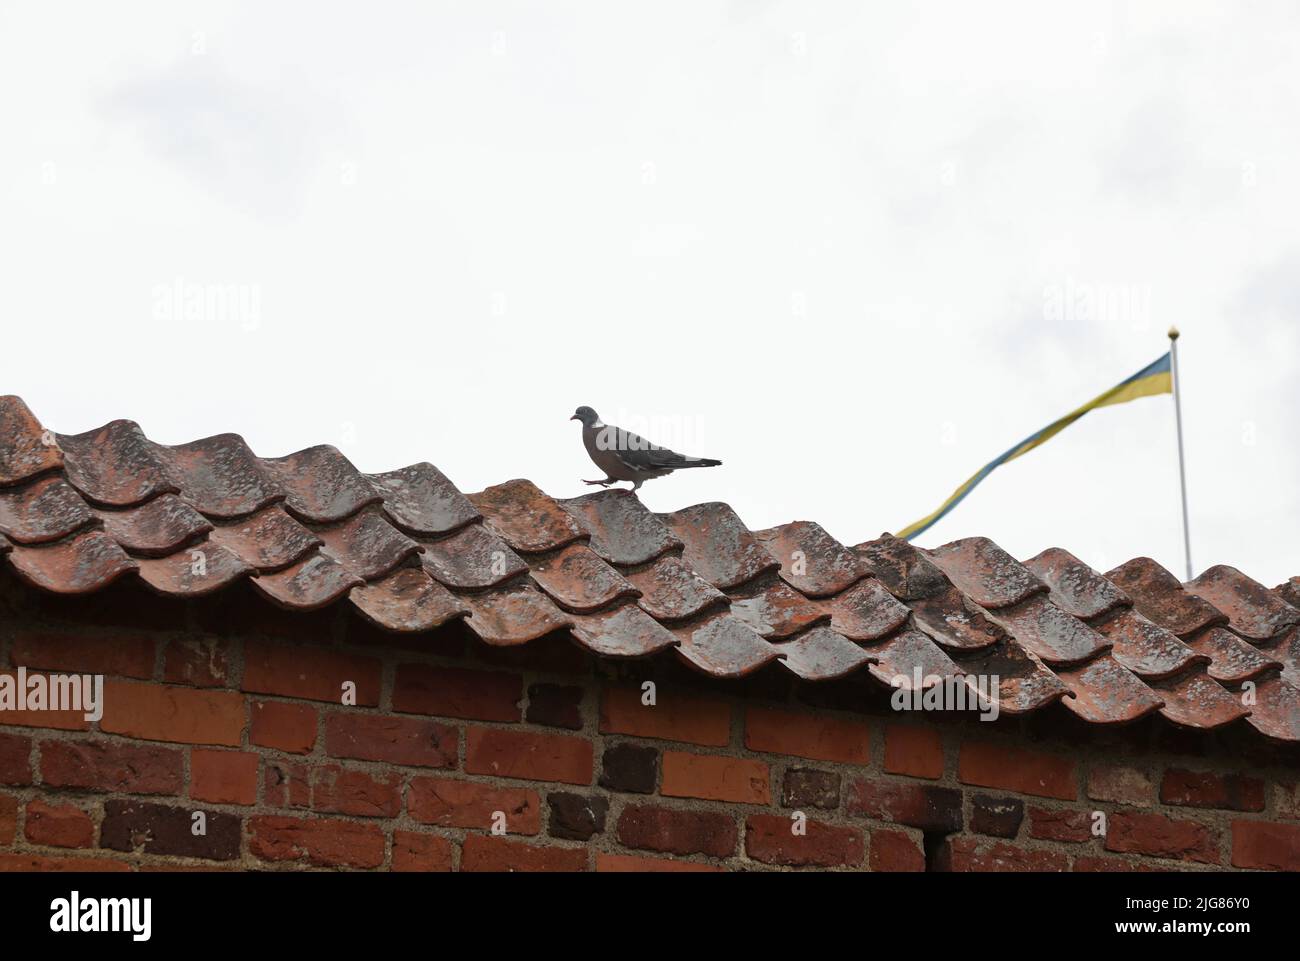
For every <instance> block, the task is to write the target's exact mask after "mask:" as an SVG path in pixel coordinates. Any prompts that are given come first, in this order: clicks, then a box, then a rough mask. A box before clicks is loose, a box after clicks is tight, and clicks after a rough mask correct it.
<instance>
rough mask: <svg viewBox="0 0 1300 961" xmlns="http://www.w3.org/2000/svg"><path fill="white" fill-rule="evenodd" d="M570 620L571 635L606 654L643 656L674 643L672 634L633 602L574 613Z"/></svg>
mask: <svg viewBox="0 0 1300 961" xmlns="http://www.w3.org/2000/svg"><path fill="white" fill-rule="evenodd" d="M572 620H573V628H572V630H573V635H574V637H576V638H577V639H578V640H579V641H580V642H581V643H582V644H583V645H585V646H586V647H587V648H589V649H590V650H592V651H595V652H596V653H597V654H603V655H605V656H606V657H645V656H646V655H648V654H654V653H656V652H658V651H661V650H663V649H664V648H666V647H673V646H675V645H676V644H677V638H676V637H674V636H673V635H672V634H671V633H670V632H669V631H668V630H667V629H666V628H664V627H663V625H661V624H660V623H659V622H658V621H656V620H655V619H654V618H653V617H651V616H650V615H649V614H647V613H645V611H643V610H641V608H639V607H637V606H636V605H635V604H624V605H623V606H622V607H619V608H616V609H614V610H606V611H601V612H599V613H596V614H575V615H573V618H572Z"/></svg>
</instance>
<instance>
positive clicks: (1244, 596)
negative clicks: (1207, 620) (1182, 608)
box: [1185, 564, 1300, 642]
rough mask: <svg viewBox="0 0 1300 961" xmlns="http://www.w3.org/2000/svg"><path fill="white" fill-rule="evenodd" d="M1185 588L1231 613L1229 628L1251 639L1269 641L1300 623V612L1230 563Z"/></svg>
mask: <svg viewBox="0 0 1300 961" xmlns="http://www.w3.org/2000/svg"><path fill="white" fill-rule="evenodd" d="M1185 587H1186V590H1187V591H1188V592H1189V593H1191V594H1194V595H1196V596H1197V597H1199V598H1201V599H1202V600H1205V601H1208V602H1209V603H1210V604H1213V605H1214V606H1215V607H1216V608H1218V609H1219V610H1221V611H1222V612H1223V613H1224V614H1227V615H1228V626H1229V627H1231V628H1232V629H1233V630H1234V631H1236V632H1237V633H1238V634H1240V635H1241V636H1242V637H1246V638H1249V639H1250V640H1254V641H1262V642H1268V641H1271V640H1273V639H1274V638H1278V637H1281V636H1282V635H1283V634H1284V633H1286V632H1287V631H1288V630H1290V629H1291V628H1293V627H1295V626H1296V625H1297V624H1300V609H1297V608H1295V607H1292V606H1291V605H1290V604H1288V603H1287V602H1286V601H1284V600H1282V598H1280V597H1278V596H1277V595H1276V594H1274V593H1273V592H1272V591H1270V590H1269V589H1268V588H1267V587H1265V586H1264V585H1263V584H1261V583H1259V582H1258V581H1255V580H1252V579H1251V578H1249V577H1247V576H1246V575H1245V574H1243V573H1241V571H1239V570H1237V569H1236V568H1235V567H1228V566H1227V565H1226V564H1219V565H1217V566H1215V567H1211V568H1210V569H1209V570H1207V571H1205V572H1204V573H1202V574H1201V576H1200V577H1198V578H1196V579H1195V580H1193V581H1188V582H1187V584H1186V585H1185Z"/></svg>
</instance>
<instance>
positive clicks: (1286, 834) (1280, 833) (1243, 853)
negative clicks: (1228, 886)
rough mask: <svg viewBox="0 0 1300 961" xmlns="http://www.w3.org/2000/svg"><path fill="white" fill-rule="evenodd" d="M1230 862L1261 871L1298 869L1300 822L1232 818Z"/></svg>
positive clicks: (1299, 863) (1299, 868)
mask: <svg viewBox="0 0 1300 961" xmlns="http://www.w3.org/2000/svg"><path fill="white" fill-rule="evenodd" d="M1232 865H1233V867H1238V868H1260V869H1262V870H1265V871H1300V825H1297V824H1272V823H1269V822H1268V821H1233V822H1232Z"/></svg>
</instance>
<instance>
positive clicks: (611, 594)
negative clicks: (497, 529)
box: [530, 543, 641, 613]
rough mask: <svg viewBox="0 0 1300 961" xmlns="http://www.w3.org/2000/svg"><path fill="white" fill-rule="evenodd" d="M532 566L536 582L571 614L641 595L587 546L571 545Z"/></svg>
mask: <svg viewBox="0 0 1300 961" xmlns="http://www.w3.org/2000/svg"><path fill="white" fill-rule="evenodd" d="M530 566H531V568H532V576H533V580H535V581H536V582H537V583H538V584H539V585H541V588H542V590H543V591H545V592H546V593H547V594H549V595H550V596H551V599H552V600H554V601H557V602H558V603H559V604H560V606H562V607H564V608H567V609H568V610H570V611H576V612H580V613H589V612H591V611H594V610H597V609H599V608H602V607H605V606H606V605H608V604H611V603H613V602H614V601H615V600H617V599H618V598H620V597H639V596H640V595H641V592H640V591H639V590H638V589H637V588H636V587H635V586H634V585H633V584H631V583H630V582H629V581H627V580H626V579H625V578H624V577H623V576H622V575H621V574H619V572H618V571H616V570H614V568H612V567H610V566H609V565H608V564H606V563H605V562H604V561H602V560H601V559H600V558H599V557H597V556H596V554H595V552H594V551H592V550H591V549H590V548H589V547H587V545H586V544H580V543H573V544H569V545H568V546H567V547H564V548H562V549H561V550H560V551H558V552H557V553H554V554H548V555H546V556H545V557H540V558H537V559H535V560H534V561H533V563H532V564H531V565H530Z"/></svg>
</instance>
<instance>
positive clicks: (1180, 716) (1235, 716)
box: [1153, 671, 1250, 730]
mask: <svg viewBox="0 0 1300 961" xmlns="http://www.w3.org/2000/svg"><path fill="white" fill-rule="evenodd" d="M1153 690H1155V691H1156V692H1157V693H1158V694H1159V695H1160V697H1161V699H1162V700H1163V701H1164V702H1165V704H1164V707H1162V708H1161V709H1160V713H1161V714H1162V715H1164V716H1165V717H1166V718H1168V719H1169V720H1171V721H1173V722H1174V723H1175V724H1181V725H1183V726H1184V727H1193V728H1198V729H1200V730H1212V729H1213V728H1216V727H1222V726H1223V725H1225V724H1231V723H1232V722H1233V721H1237V720H1240V719H1241V718H1243V717H1245V716H1246V715H1248V714H1249V713H1250V711H1249V709H1247V708H1246V707H1245V706H1244V705H1243V704H1242V703H1241V698H1240V696H1237V695H1234V694H1232V693H1231V692H1230V691H1228V690H1227V689H1226V688H1224V686H1223V685H1222V684H1220V683H1219V682H1218V681H1215V680H1213V679H1212V678H1211V677H1210V676H1209V675H1208V674H1205V673H1204V672H1203V671H1188V672H1186V673H1185V674H1181V675H1179V676H1178V677H1174V678H1170V679H1169V680H1167V681H1160V682H1157V683H1155V684H1153Z"/></svg>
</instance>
